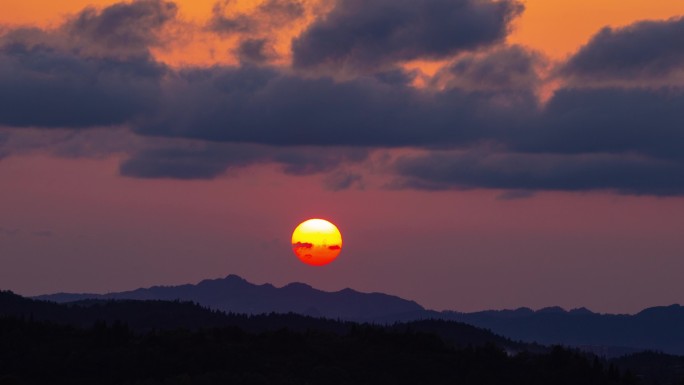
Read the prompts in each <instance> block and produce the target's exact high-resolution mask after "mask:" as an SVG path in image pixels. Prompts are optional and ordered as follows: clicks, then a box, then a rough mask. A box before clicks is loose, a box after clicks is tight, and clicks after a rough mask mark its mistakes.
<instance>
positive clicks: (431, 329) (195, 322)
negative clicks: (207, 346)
mask: <svg viewBox="0 0 684 385" xmlns="http://www.w3.org/2000/svg"><path fill="white" fill-rule="evenodd" d="M0 317H15V318H22V319H30V320H34V321H49V322H55V323H58V324H62V325H71V326H76V327H90V326H92V325H94V324H96V323H99V322H104V323H105V324H110V325H111V324H115V323H120V324H125V325H127V327H128V328H130V329H131V330H134V331H136V332H149V331H153V330H174V329H179V328H182V329H191V330H197V329H203V328H215V327H237V328H240V329H241V330H245V331H249V332H253V333H263V332H269V331H277V330H280V329H283V328H286V329H288V330H292V331H298V332H306V331H309V330H316V331H319V332H321V331H322V332H328V333H336V334H346V333H348V332H349V331H350V330H351V329H352V328H353V327H355V326H356V325H358V324H357V323H354V322H351V321H337V320H332V319H327V318H316V317H311V316H305V315H300V314H295V313H287V314H279V313H268V314H259V315H246V314H237V313H224V312H221V311H216V310H210V309H207V308H203V307H201V306H200V305H197V304H195V303H192V302H180V301H177V300H176V301H162V300H144V301H141V300H128V299H126V300H112V299H106V300H102V299H85V300H79V301H76V302H69V303H63V304H58V303H55V302H49V301H43V300H35V299H29V298H24V297H21V296H18V295H16V294H14V293H11V292H0ZM373 327H377V328H383V329H385V330H388V331H392V332H407V331H412V332H425V333H430V334H434V335H437V336H439V337H440V338H442V339H443V340H444V341H445V342H447V343H448V344H449V345H450V346H454V347H464V346H484V345H487V344H492V345H496V346H499V347H500V348H501V349H505V350H507V351H522V350H529V351H543V350H544V349H542V348H540V347H538V346H527V345H525V344H521V343H517V342H513V341H511V340H509V339H507V338H504V337H500V336H497V335H495V334H494V333H492V332H490V331H488V330H484V329H480V328H477V327H475V326H472V325H467V324H464V323H460V322H456V321H443V320H423V321H415V322H409V323H396V324H393V325H388V326H380V325H376V326H373Z"/></svg>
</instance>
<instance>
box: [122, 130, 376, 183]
mask: <svg viewBox="0 0 684 385" xmlns="http://www.w3.org/2000/svg"><path fill="white" fill-rule="evenodd" d="M367 156H368V152H367V151H366V150H364V149H358V148H347V149H345V148H327V149H324V148H316V147H309V148H298V147H287V148H282V147H273V146H262V145H249V144H211V143H201V142H188V141H183V140H181V141H180V143H175V144H171V145H167V146H165V147H158V148H155V147H152V148H147V149H143V150H141V151H138V152H136V153H134V154H133V155H132V156H131V157H130V158H129V159H127V160H125V161H124V162H123V163H122V164H121V167H120V172H121V174H122V175H124V176H129V177H138V178H175V179H213V178H216V177H219V176H221V175H223V174H225V173H226V172H227V171H228V170H229V169H236V168H243V167H247V166H251V165H255V164H266V163H274V164H277V165H280V167H281V168H282V170H283V172H284V173H286V174H288V175H295V176H301V175H312V174H319V173H327V172H331V171H334V170H335V169H337V168H338V167H339V166H341V165H344V164H353V163H359V162H362V161H364V160H365V159H366V158H367Z"/></svg>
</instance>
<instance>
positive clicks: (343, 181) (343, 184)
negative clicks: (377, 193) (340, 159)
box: [323, 171, 363, 191]
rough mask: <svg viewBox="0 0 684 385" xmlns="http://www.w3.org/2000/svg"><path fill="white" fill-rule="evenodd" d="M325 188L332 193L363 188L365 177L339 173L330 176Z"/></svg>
mask: <svg viewBox="0 0 684 385" xmlns="http://www.w3.org/2000/svg"><path fill="white" fill-rule="evenodd" d="M323 184H324V186H325V188H327V189H328V190H332V191H342V190H347V189H350V188H352V187H354V186H357V187H359V188H363V176H362V175H361V174H357V173H352V172H348V171H337V172H333V173H331V174H330V175H328V176H327V177H326V178H325V180H324V182H323Z"/></svg>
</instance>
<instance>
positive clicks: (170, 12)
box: [62, 0, 178, 54]
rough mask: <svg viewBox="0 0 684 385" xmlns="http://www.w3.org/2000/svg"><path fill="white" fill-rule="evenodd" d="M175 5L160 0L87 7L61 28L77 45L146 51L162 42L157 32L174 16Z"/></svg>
mask: <svg viewBox="0 0 684 385" xmlns="http://www.w3.org/2000/svg"><path fill="white" fill-rule="evenodd" d="M177 11H178V7H177V6H176V4H175V3H173V2H168V1H162V0H136V1H133V2H131V3H123V2H122V3H116V4H113V5H110V6H108V7H106V8H104V9H103V10H102V11H98V10H97V9H95V8H86V9H85V10H83V11H82V12H80V13H79V14H78V15H76V16H75V17H73V18H71V19H70V20H69V21H68V22H67V23H65V24H64V26H63V27H62V28H63V29H64V30H65V31H66V32H67V33H68V34H69V35H70V36H71V37H72V38H73V39H76V40H77V41H80V44H82V45H84V46H87V47H92V46H98V47H101V48H103V49H105V50H107V52H108V53H109V54H111V53H112V51H122V52H135V53H140V52H146V51H147V49H148V48H149V47H150V46H154V45H160V44H162V40H161V39H160V36H159V31H160V30H161V29H162V27H164V25H166V24H167V23H168V22H170V21H171V20H173V19H174V18H175V17H176V13H177Z"/></svg>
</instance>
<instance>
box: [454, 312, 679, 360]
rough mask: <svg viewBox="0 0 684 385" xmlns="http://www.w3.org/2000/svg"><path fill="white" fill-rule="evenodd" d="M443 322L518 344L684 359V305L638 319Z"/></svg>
mask: <svg viewBox="0 0 684 385" xmlns="http://www.w3.org/2000/svg"><path fill="white" fill-rule="evenodd" d="M441 317H442V318H444V319H449V320H455V321H460V322H465V323H467V324H471V325H474V326H478V327H481V328H485V329H489V330H491V331H493V332H494V333H497V334H500V335H504V336H506V337H509V338H512V339H514V340H521V341H526V342H538V343H540V344H545V345H546V344H563V345H567V346H576V347H581V348H583V349H584V350H590V351H593V352H594V353H597V354H604V355H607V356H618V355H622V354H626V353H631V352H635V351H642V350H654V351H662V352H665V353H670V354H677V355H684V307H682V306H679V305H671V306H661V307H652V308H648V309H645V310H643V311H641V312H639V313H638V314H635V315H614V314H598V313H593V312H591V311H589V310H587V309H584V308H581V309H575V310H570V311H565V310H563V309H561V308H559V307H552V308H545V309H541V310H537V311H533V310H531V309H527V308H520V309H517V310H500V311H491V310H490V311H482V312H476V313H458V312H448V311H447V312H442V313H441Z"/></svg>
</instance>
